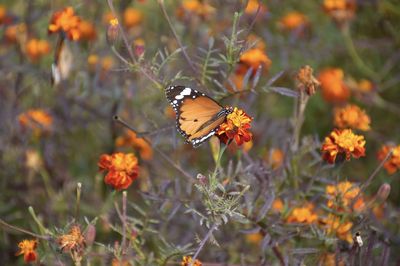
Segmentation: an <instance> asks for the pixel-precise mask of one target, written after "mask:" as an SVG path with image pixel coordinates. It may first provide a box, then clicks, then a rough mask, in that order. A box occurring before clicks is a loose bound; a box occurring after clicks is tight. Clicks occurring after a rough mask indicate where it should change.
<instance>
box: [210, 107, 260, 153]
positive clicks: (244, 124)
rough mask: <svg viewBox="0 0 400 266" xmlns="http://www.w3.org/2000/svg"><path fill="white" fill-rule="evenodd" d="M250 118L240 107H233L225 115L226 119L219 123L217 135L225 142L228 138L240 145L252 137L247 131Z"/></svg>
mask: <svg viewBox="0 0 400 266" xmlns="http://www.w3.org/2000/svg"><path fill="white" fill-rule="evenodd" d="M251 120H253V118H251V117H250V116H248V115H247V114H246V113H245V112H244V111H243V110H242V109H238V108H237V107H235V108H234V109H233V112H232V113H230V114H229V115H227V117H226V121H225V122H224V123H222V124H221V126H220V127H219V129H218V131H217V136H218V137H219V139H220V140H221V141H222V142H224V143H225V144H226V143H228V141H229V140H231V139H235V141H236V144H237V145H239V146H240V145H242V144H243V143H244V142H248V141H250V140H251V139H252V137H253V135H252V133H251V132H250V131H249V129H250V127H251V125H250V123H251Z"/></svg>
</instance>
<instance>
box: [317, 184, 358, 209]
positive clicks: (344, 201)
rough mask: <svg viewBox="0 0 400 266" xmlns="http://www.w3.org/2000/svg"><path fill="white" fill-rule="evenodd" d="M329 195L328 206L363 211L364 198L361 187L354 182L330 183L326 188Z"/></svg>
mask: <svg viewBox="0 0 400 266" xmlns="http://www.w3.org/2000/svg"><path fill="white" fill-rule="evenodd" d="M325 192H326V195H327V197H328V203H327V206H328V208H331V209H334V210H336V211H349V210H350V209H351V210H356V211H361V210H363V209H364V207H365V204H364V199H363V197H362V194H361V191H360V188H359V187H358V186H357V185H355V184H354V183H351V182H348V181H344V182H340V183H339V184H337V185H328V186H326V188H325Z"/></svg>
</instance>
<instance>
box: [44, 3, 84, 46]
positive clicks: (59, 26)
mask: <svg viewBox="0 0 400 266" xmlns="http://www.w3.org/2000/svg"><path fill="white" fill-rule="evenodd" d="M80 23H81V18H80V17H78V16H76V15H75V11H74V9H73V8H72V7H66V8H64V9H63V10H60V11H57V12H55V13H54V14H53V16H52V17H51V20H50V25H49V27H48V31H49V33H50V34H51V33H56V32H64V33H65V34H66V36H67V38H68V39H70V40H73V41H77V40H79V39H80V38H81V31H80V29H79V24H80Z"/></svg>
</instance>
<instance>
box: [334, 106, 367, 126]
mask: <svg viewBox="0 0 400 266" xmlns="http://www.w3.org/2000/svg"><path fill="white" fill-rule="evenodd" d="M370 122H371V121H370V118H369V116H368V115H367V114H366V113H365V111H364V110H362V109H361V108H360V107H358V106H357V105H354V104H349V105H346V106H345V107H340V108H335V110H334V124H335V126H337V127H339V128H353V129H359V130H363V131H368V130H370V127H369V124H370Z"/></svg>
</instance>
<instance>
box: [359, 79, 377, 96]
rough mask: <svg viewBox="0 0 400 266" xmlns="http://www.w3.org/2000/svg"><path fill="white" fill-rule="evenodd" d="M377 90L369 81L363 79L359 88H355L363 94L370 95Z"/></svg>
mask: <svg viewBox="0 0 400 266" xmlns="http://www.w3.org/2000/svg"><path fill="white" fill-rule="evenodd" d="M374 88H375V86H374V84H373V83H372V82H371V81H369V80H367V79H362V80H360V81H358V83H357V86H356V87H355V89H357V91H359V92H362V93H368V92H371V91H373V90H374Z"/></svg>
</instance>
